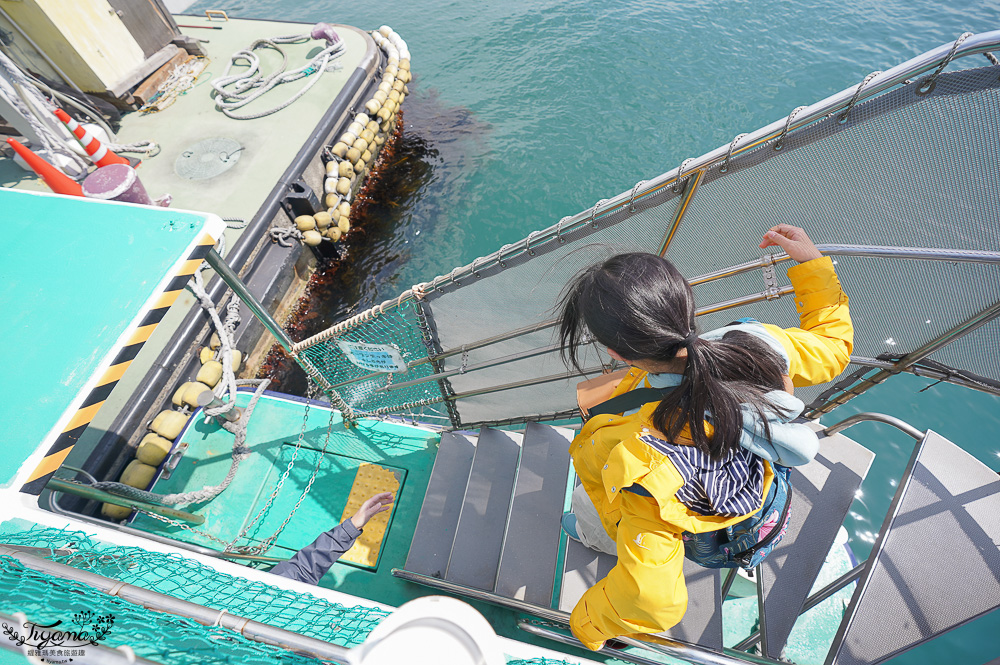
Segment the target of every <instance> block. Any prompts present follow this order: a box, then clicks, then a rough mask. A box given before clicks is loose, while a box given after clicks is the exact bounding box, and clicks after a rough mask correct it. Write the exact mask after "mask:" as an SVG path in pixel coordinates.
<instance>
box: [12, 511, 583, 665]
mask: <svg viewBox="0 0 1000 665" xmlns="http://www.w3.org/2000/svg"><path fill="white" fill-rule="evenodd" d="M0 545H16V546H22V547H37V548H44V549H48V550H50V553H47V554H45V555H44V556H45V558H46V559H50V560H52V561H56V562H58V563H62V564H65V565H68V566H72V567H74V568H77V569H80V570H85V571H88V572H91V573H94V574H97V575H102V576H104V577H109V578H112V579H115V580H118V581H121V582H124V583H126V584H131V585H134V586H137V587H141V588H143V589H148V590H150V591H156V592H158V593H163V594H167V595H171V596H173V597H175V598H180V599H182V600H187V601H189V602H192V603H197V604H199V605H204V606H206V607H211V608H213V609H219V610H222V609H224V610H226V611H227V612H229V613H230V614H234V615H238V616H243V617H247V618H250V619H253V620H254V621H259V622H261V623H266V624H270V625H272V626H276V627H279V628H284V629H285V630H289V631H294V632H296V633H299V634H301V635H307V636H309V637H314V638H316V639H320V640H324V641H327V642H331V643H333V644H338V645H340V646H343V647H347V648H350V647H352V646H356V645H358V644H361V643H362V642H364V640H365V638H366V637H367V636H368V634H369V633H370V632H371V631H372V630H373V629H374V628H375V626H376V625H378V623H379V622H380V621H381V620H382V619H383V618H385V617H386V616H388V614H389V612H387V611H385V610H381V609H377V608H372V607H365V606H362V605H359V606H353V607H350V606H345V605H341V604H339V603H332V602H329V601H327V600H324V599H322V598H317V597H315V596H312V595H309V594H304V593H296V592H293V591H288V590H286V589H281V588H279V587H274V586H270V585H268V584H263V583H261V582H252V581H250V580H247V579H244V578H241V577H235V576H233V575H227V574H225V573H221V572H219V571H217V570H215V569H213V568H210V567H208V566H205V565H202V564H200V563H198V562H197V561H193V560H191V559H186V558H184V557H182V556H179V555H177V554H164V553H162V552H150V551H147V550H144V549H141V548H139V547H123V546H119V545H112V544H108V543H102V542H99V541H96V540H94V539H93V538H92V537H91V536H89V535H87V534H86V533H85V532H83V531H71V530H67V529H54V528H46V527H40V526H38V525H31V527H30V528H28V529H21V528H20V527H19V525H18V524H17V523H14V522H4V523H2V524H0ZM60 550H61V551H60ZM67 550H72V552H71V553H70V552H68V551H67ZM15 613H23V614H24V615H26V616H27V619H28V621H30V622H32V623H34V624H37V625H48V624H53V623H55V622H57V621H61V622H62V624H61V628H62V629H64V630H77V629H81V630H87V631H89V632H90V633H91V634H102V637H101V638H100V640H99V641H98V644H100V645H101V646H105V647H110V648H115V647H119V646H127V647H130V648H131V649H132V650H133V651H134V652H135V654H136V655H137V656H141V657H143V658H148V659H150V660H153V661H157V662H161V663H169V664H170V665H188V664H190V665H202V664H205V665H216V664H224V663H240V664H241V665H247V664H249V665H256V664H260V665H270V664H273V663H281V664H283V665H284V664H287V665H312V664H318V663H322V662H323V661H320V660H316V659H314V658H311V657H308V656H304V655H301V654H296V653H293V652H290V651H288V650H285V649H282V648H279V647H274V646H270V645H267V644H263V643H260V642H255V641H252V640H249V639H247V638H245V637H243V636H241V635H239V634H237V633H234V632H233V631H231V630H227V629H225V628H221V627H213V626H204V625H202V624H200V623H198V622H196V621H194V620H192V619H187V618H185V617H180V616H176V615H173V614H166V613H163V612H156V611H153V610H148V609H146V608H144V607H141V606H139V605H135V604H133V603H130V602H128V601H125V600H122V599H121V598H118V597H116V596H109V595H107V594H105V593H102V592H100V591H97V590H96V589H93V588H91V587H89V586H87V585H85V584H82V583H80V582H75V581H72V580H65V579H61V578H58V577H52V576H50V575H46V574H44V573H40V572H37V571H34V570H31V569H29V568H25V567H24V566H23V565H22V564H21V563H20V562H19V561H17V560H16V559H14V558H12V557H8V556H0V614H6V615H13V614H15ZM83 619H87V621H86V622H85V623H86V625H84V622H83ZM77 623H79V624H80V625H79V626H77V625H76V624H77ZM98 624H100V630H98V629H96V628H93V627H92V626H97V625H98ZM12 628H17V627H12ZM2 630H4V631H6V630H7V628H3V629H2ZM7 638H8V636H6V635H0V639H7ZM3 653H4V652H2V651H0V662H3V658H2V654H3ZM62 660H63V659H62V658H61V657H60V662H61V661H62ZM507 665H570V663H569V662H567V661H562V660H553V659H550V658H532V659H530V660H522V659H514V658H511V657H510V656H508V657H507Z"/></svg>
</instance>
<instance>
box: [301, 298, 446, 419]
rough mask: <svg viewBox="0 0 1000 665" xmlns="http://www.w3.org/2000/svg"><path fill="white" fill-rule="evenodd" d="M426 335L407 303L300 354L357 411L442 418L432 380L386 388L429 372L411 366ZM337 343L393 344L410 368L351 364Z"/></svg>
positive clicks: (422, 353) (423, 353) (424, 350)
mask: <svg viewBox="0 0 1000 665" xmlns="http://www.w3.org/2000/svg"><path fill="white" fill-rule="evenodd" d="M429 334H430V333H429V331H428V329H427V326H426V322H425V321H424V320H423V317H422V314H421V311H420V305H419V304H418V303H416V302H415V301H407V302H404V303H402V304H400V305H399V306H398V307H395V308H393V309H390V310H388V311H386V312H385V313H384V314H381V315H379V316H376V317H374V318H371V319H368V320H366V321H364V322H362V323H359V324H358V325H356V326H354V327H352V328H350V329H349V330H346V331H344V332H342V333H340V334H338V335H336V336H334V337H331V338H329V339H323V340H317V341H316V342H314V343H313V344H311V345H310V346H308V347H307V348H305V349H303V350H302V351H301V352H300V355H301V356H302V357H304V359H305V360H306V361H308V363H309V364H311V365H312V366H313V368H314V369H315V370H316V371H317V372H319V373H320V374H321V375H322V376H323V378H324V379H326V381H327V382H328V383H329V384H330V385H332V386H334V388H335V390H336V391H337V392H338V393H339V394H340V396H341V397H342V398H343V399H344V401H345V402H347V403H348V404H349V405H350V406H351V407H352V408H353V409H354V410H355V411H357V412H358V414H371V415H382V414H390V413H396V414H406V415H413V416H421V417H422V418H431V419H434V420H437V421H447V420H448V415H447V408H446V407H445V405H444V404H443V395H442V394H441V388H440V386H439V384H438V382H437V381H433V380H432V381H427V382H424V383H419V384H416V385H414V386H408V387H405V388H399V389H395V388H393V387H392V384H393V383H394V382H395V383H401V382H404V381H405V382H409V381H412V380H414V379H421V378H424V377H426V376H430V375H431V374H434V372H435V369H434V365H433V363H431V362H423V363H420V364H416V365H414V364H413V363H414V362H415V361H421V360H426V359H427V357H428V347H427V342H426V339H427V337H428V336H429ZM338 342H347V343H353V342H359V343H362V344H374V345H385V346H388V347H393V348H394V349H395V350H396V351H398V352H399V355H400V356H401V357H402V359H403V360H404V361H405V362H406V363H407V364H408V365H411V366H410V368H409V370H408V371H406V372H402V373H395V374H394V373H375V372H373V371H372V370H371V369H366V368H363V367H359V366H358V365H356V364H354V363H352V362H351V361H350V360H349V359H348V357H347V355H346V354H345V353H344V351H343V350H342V348H341V347H340V346H339V345H338ZM373 357H375V356H373ZM362 377H367V378H362ZM347 382H350V383H347Z"/></svg>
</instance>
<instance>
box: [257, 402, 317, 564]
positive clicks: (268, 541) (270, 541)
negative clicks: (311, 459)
mask: <svg viewBox="0 0 1000 665" xmlns="http://www.w3.org/2000/svg"><path fill="white" fill-rule="evenodd" d="M335 413H336V411H334V409H333V408H332V407H331V408H330V420H329V421H328V422H327V424H326V438H325V439H324V441H323V449H322V450H321V451H320V453H319V455H317V456H316V466H314V467H313V471H312V475H311V476H309V482H308V483H306V486H305V488H304V489H303V490H302V494H301V495H300V496H299V500H298V501H296V502H295V505H294V506H292V509H291V511H289V513H288V516H287V517H286V518H285V521H284V522H282V523H281V526H279V527H278V528H277V530H276V531H275V532H274V533H273V534H271V535H270V536H269V537H268V538H265V539H264V541H263V542H261V544H260V545H257V546H256V547H252V548H248V550H247V552H246V553H247V554H263V553H264V552H266V551H268V550H269V549H271V547H272V546H273V545H274V541H276V540H277V539H278V536H279V535H280V534H281V532H282V531H284V530H285V527H286V526H288V523H289V522H290V521H291V519H292V516H293V515H295V511H297V510H298V509H299V506H301V505H302V502H303V501H304V500H305V498H306V495H307V494H309V490H311V489H312V486H313V483H314V482H316V476H318V475H319V467H320V465H321V464H322V463H323V456H324V455H325V454H326V449H327V447H328V446H329V445H330V434H331V433H332V432H333V419H334V414H335ZM304 435H305V418H303V426H302V434H301V435H300V437H301V436H304ZM286 471H287V470H286Z"/></svg>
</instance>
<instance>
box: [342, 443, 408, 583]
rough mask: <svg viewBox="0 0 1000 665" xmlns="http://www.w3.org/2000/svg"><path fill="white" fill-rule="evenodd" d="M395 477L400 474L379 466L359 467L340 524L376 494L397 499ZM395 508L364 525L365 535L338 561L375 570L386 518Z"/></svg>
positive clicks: (363, 533) (366, 464)
mask: <svg viewBox="0 0 1000 665" xmlns="http://www.w3.org/2000/svg"><path fill="white" fill-rule="evenodd" d="M397 473H399V472H398V471H396V472H393V471H390V470H389V469H386V468H384V467H381V466H379V465H378V464H370V463H368V462H363V463H362V464H361V465H360V466H358V472H357V475H355V477H354V485H353V486H352V487H351V494H350V495H349V496H348V497H347V505H346V506H344V514H343V515H342V516H341V518H340V521H341V522H343V521H344V520H346V519H349V518H350V517H351V516H352V515H354V513H356V512H357V511H358V509H359V508H360V507H361V504H362V503H364V502H365V501H367V500H368V499H369V498H370V497H372V496H374V495H376V494H378V493H379V492H392V494H393V496H394V497H396V496H398V494H399V478H398V476H397V475H396V474H397ZM395 508H396V506H395V504H393V507H392V509H390V510H387V511H385V512H382V513H379V514H378V515H376V516H375V517H373V518H371V519H370V520H369V521H368V524H366V525H365V528H364V531H363V532H362V533H361V535H360V536H358V539H357V540H356V541H355V542H354V545H353V547H351V549H349V550H347V552H346V553H345V554H344V555H343V556H342V557H341V558H340V560H341V561H344V562H350V563H355V564H357V565H359V566H367V567H370V568H374V567H375V565H376V564H377V563H378V555H379V551H380V550H381V549H382V541H383V539H385V532H386V529H388V527H389V517H391V515H392V512H393V510H395Z"/></svg>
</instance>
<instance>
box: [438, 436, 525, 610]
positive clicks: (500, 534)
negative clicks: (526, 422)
mask: <svg viewBox="0 0 1000 665" xmlns="http://www.w3.org/2000/svg"><path fill="white" fill-rule="evenodd" d="M522 438H523V436H522V435H521V434H518V433H515V432H505V431H502V430H496V429H489V428H483V429H482V431H481V432H480V433H479V441H478V443H477V444H476V454H475V457H474V458H473V460H472V470H471V472H470V473H469V482H468V486H467V488H466V490H465V500H464V502H463V503H462V512H461V515H460V516H459V518H458V527H457V528H456V530H455V542H454V546H453V547H452V552H451V559H450V561H449V562H448V569H447V572H446V574H445V579H447V580H449V581H451V582H455V583H457V584H464V585H466V586H470V587H474V588H476V589H483V590H486V591H491V590H492V589H493V587H494V585H495V583H496V578H497V569H498V568H499V566H500V549H501V547H502V546H503V538H504V532H505V528H504V525H505V524H506V523H507V516H508V514H509V511H510V499H511V494H512V493H513V490H514V478H515V475H516V474H517V462H518V457H519V456H520V452H521V440H522Z"/></svg>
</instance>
